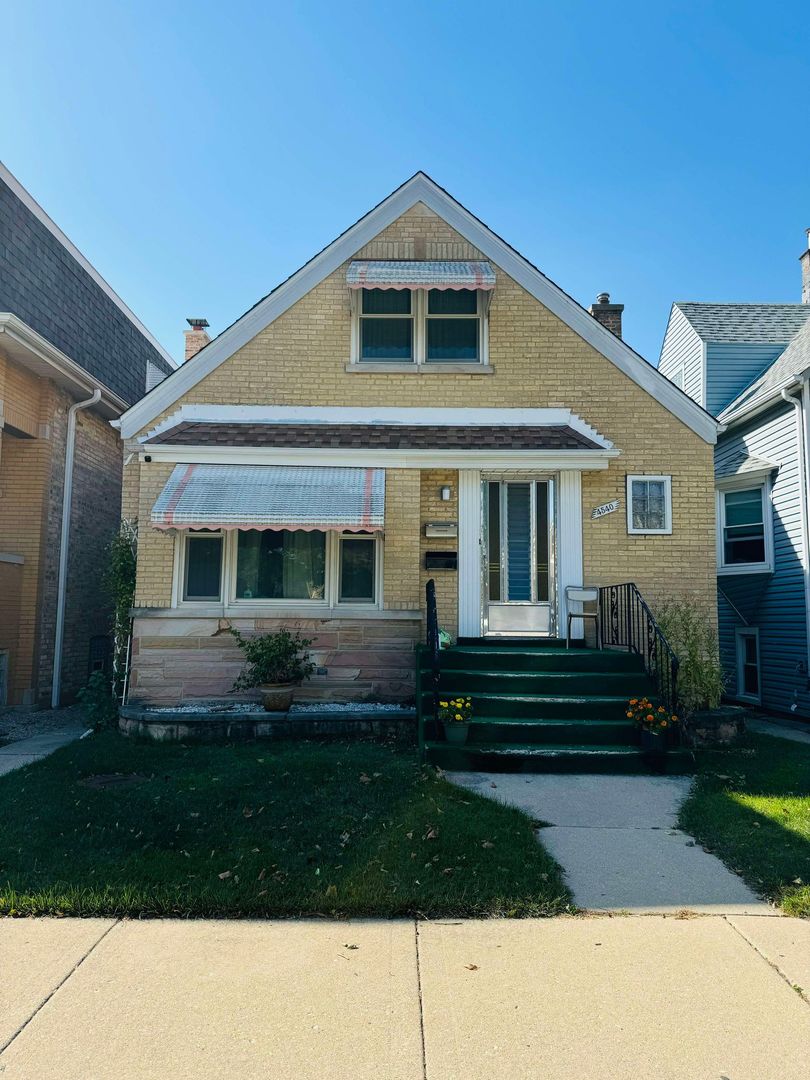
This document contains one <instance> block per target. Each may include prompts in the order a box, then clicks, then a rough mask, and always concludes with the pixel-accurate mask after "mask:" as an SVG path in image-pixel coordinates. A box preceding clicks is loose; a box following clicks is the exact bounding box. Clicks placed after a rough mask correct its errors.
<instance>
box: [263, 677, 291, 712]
mask: <svg viewBox="0 0 810 1080" xmlns="http://www.w3.org/2000/svg"><path fill="white" fill-rule="evenodd" d="M296 686H298V683H294V682H291V683H265V685H264V686H260V687H259V691H260V693H261V695H262V705H263V706H264V709H265V712H287V710H288V709H289V708H290V706H291V705H292V700H293V693H294V692H295V688H296Z"/></svg>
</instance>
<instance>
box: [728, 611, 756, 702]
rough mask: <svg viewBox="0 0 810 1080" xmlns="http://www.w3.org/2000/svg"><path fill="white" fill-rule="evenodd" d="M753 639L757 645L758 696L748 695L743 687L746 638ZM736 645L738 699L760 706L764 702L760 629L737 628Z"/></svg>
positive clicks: (754, 627)
mask: <svg viewBox="0 0 810 1080" xmlns="http://www.w3.org/2000/svg"><path fill="white" fill-rule="evenodd" d="M747 637H752V638H754V639H755V640H756V643H757V686H758V687H759V693H758V694H746V693H745V692H744V691H743V690H742V687H744V686H745V679H744V678H743V667H744V665H745V645H744V641H745V638H747ZM734 644H735V648H736V665H735V666H736V674H737V693H736V695H735V696H736V698H737V700H738V701H750V702H751V703H752V704H754V705H759V704H761V702H762V656H761V655H760V651H759V627H757V626H737V627H735V630H734Z"/></svg>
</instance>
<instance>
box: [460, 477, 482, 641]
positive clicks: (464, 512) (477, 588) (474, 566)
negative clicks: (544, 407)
mask: <svg viewBox="0 0 810 1080" xmlns="http://www.w3.org/2000/svg"><path fill="white" fill-rule="evenodd" d="M482 538H483V528H482V521H481V470H480V469H459V471H458V632H459V636H460V637H480V634H481V542H482Z"/></svg>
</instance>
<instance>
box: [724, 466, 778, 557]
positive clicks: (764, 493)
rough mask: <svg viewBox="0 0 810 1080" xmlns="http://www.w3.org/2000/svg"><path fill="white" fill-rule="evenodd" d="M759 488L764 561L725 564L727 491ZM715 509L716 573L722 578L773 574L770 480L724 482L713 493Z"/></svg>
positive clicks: (742, 479)
mask: <svg viewBox="0 0 810 1080" xmlns="http://www.w3.org/2000/svg"><path fill="white" fill-rule="evenodd" d="M756 488H759V490H760V493H761V497H762V522H763V525H764V530H763V531H764V537H765V559H764V561H763V562H758V563H726V562H725V544H724V543H723V538H724V530H725V526H726V500H725V495H726V493H727V492H729V491H754V490H755V489H756ZM715 499H716V507H717V573H718V574H719V575H722V576H727V575H731V574H771V573H773V513H772V510H771V484H770V480H769V479H768V480H760V481H755V482H753V483H752V481H751V479H750V478H748V479H745V478H740V479H739V480H736V481H734V482H729V481H728V480H726V481H725V482H724V483H723V486H722V487H720V488H718V489H717V491H716V493H715Z"/></svg>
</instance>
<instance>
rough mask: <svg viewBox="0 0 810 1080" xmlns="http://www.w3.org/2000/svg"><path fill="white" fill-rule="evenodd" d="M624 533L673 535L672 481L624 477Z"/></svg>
mask: <svg viewBox="0 0 810 1080" xmlns="http://www.w3.org/2000/svg"><path fill="white" fill-rule="evenodd" d="M627 531H628V532H629V533H642V534H652V535H656V534H658V535H664V534H669V533H671V532H672V478H671V477H669V476H628V477H627Z"/></svg>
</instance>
